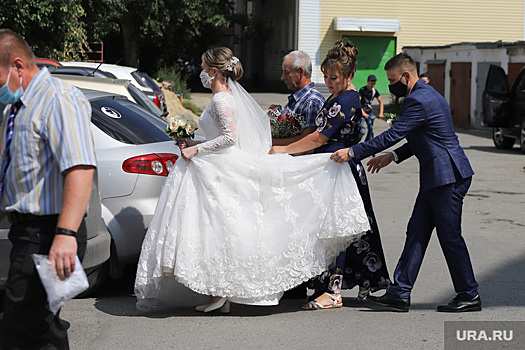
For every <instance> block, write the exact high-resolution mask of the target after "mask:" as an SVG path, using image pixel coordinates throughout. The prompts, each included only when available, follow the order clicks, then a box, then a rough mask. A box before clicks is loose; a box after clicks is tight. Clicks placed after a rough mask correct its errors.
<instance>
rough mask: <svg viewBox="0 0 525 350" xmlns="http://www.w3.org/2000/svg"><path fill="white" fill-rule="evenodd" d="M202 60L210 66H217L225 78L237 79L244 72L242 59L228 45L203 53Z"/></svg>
mask: <svg viewBox="0 0 525 350" xmlns="http://www.w3.org/2000/svg"><path fill="white" fill-rule="evenodd" d="M202 60H203V61H204V63H206V64H207V65H208V67H210V68H216V69H217V70H218V71H219V72H221V74H222V75H223V76H224V78H225V79H228V78H231V79H232V80H233V81H237V80H239V79H240V78H241V77H242V74H243V73H244V71H243V69H242V64H241V61H240V60H239V59H238V58H237V57H235V56H234V55H233V52H232V50H230V49H229V48H227V47H216V48H214V49H209V50H208V51H206V52H205V53H203V54H202Z"/></svg>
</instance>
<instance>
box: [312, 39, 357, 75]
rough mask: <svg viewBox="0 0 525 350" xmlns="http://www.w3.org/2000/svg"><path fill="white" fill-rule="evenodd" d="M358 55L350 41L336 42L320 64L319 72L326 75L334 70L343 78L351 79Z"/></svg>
mask: <svg viewBox="0 0 525 350" xmlns="http://www.w3.org/2000/svg"><path fill="white" fill-rule="evenodd" d="M358 53H359V50H357V47H356V46H355V45H354V44H353V43H352V42H351V41H346V40H339V41H336V42H335V44H334V47H332V48H331V49H330V50H329V51H328V53H327V54H326V58H325V59H324V61H323V63H322V64H321V71H322V72H323V73H325V74H327V73H329V72H330V71H332V70H333V69H336V70H337V71H340V72H341V74H342V75H343V77H345V78H352V77H353V76H354V75H355V71H356V70H357V54H358Z"/></svg>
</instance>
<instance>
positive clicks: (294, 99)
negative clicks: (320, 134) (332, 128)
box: [283, 83, 325, 127]
mask: <svg viewBox="0 0 525 350" xmlns="http://www.w3.org/2000/svg"><path fill="white" fill-rule="evenodd" d="M324 102H325V98H324V96H323V95H321V93H320V92H319V90H317V88H316V87H315V84H314V83H310V84H308V85H306V86H304V87H303V88H301V89H300V90H299V91H296V92H295V93H293V94H292V95H290V96H288V103H287V104H286V106H284V108H283V113H288V112H289V111H291V112H294V113H295V115H302V116H304V118H305V120H306V127H309V126H316V125H315V117H317V114H318V113H319V111H320V110H321V108H323V105H324Z"/></svg>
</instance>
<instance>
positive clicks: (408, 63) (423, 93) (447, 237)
mask: <svg viewBox="0 0 525 350" xmlns="http://www.w3.org/2000/svg"><path fill="white" fill-rule="evenodd" d="M385 71H386V75H387V78H388V81H389V82H390V85H389V90H390V92H391V93H392V94H394V95H395V96H396V97H399V98H401V97H404V100H403V103H402V105H401V114H400V116H399V118H398V119H397V121H396V122H395V123H394V124H393V125H392V127H391V128H390V129H388V130H386V131H384V132H383V133H381V134H380V135H378V136H377V137H375V138H373V139H371V140H369V141H366V142H362V143H359V144H357V145H354V146H351V147H349V148H343V149H340V150H338V151H336V152H334V153H333V154H332V159H333V160H334V161H336V162H339V163H342V162H347V161H349V160H351V159H355V160H361V159H364V158H366V157H368V156H369V155H371V154H375V153H379V152H381V151H383V150H385V149H387V148H389V147H391V146H393V145H395V144H397V143H398V142H400V141H401V140H403V139H406V141H407V142H406V143H405V144H403V145H402V146H401V147H399V148H397V149H395V150H394V151H392V152H390V153H387V154H384V155H381V156H378V157H375V158H372V159H371V160H370V161H369V162H368V163H367V164H368V170H369V171H372V173H374V172H378V171H379V170H381V169H382V168H384V167H385V166H387V165H389V164H390V163H391V162H392V161H395V162H396V163H400V162H402V161H404V160H406V159H408V158H410V157H412V156H414V155H415V156H416V157H417V159H418V160H419V164H420V169H419V193H418V196H417V198H416V203H415V204H414V209H413V211H412V216H411V217H410V221H409V222H408V227H407V232H406V240H405V247H404V248H403V253H402V254H401V257H400V258H399V262H398V264H397V267H396V270H395V271H394V283H393V284H392V285H390V286H389V287H388V289H387V292H386V293H385V294H384V295H382V296H378V297H376V296H369V297H368V300H371V301H373V302H375V303H377V304H380V305H384V306H387V307H390V308H393V309H395V310H398V311H404V312H407V311H408V310H409V308H410V295H411V292H412V289H413V287H414V284H415V282H416V278H417V275H418V273H419V269H420V267H421V263H422V262H423V257H424V255H425V251H426V249H427V246H428V243H429V241H430V237H431V235H432V232H433V231H434V229H436V232H437V236H438V239H439V244H440V245H441V249H442V251H443V255H444V256H445V260H446V262H447V266H448V270H449V272H450V275H451V277H452V283H453V285H454V290H455V292H456V297H454V298H453V299H452V300H451V301H450V302H449V303H448V304H444V305H439V306H438V307H437V310H438V311H441V312H465V311H481V298H480V296H479V293H478V283H477V282H476V279H475V278H474V271H473V269H472V263H471V261H470V256H469V253H468V250H467V245H466V244H465V240H464V239H463V236H462V235H461V214H462V209H463V199H464V198H465V195H466V193H467V191H468V189H469V187H470V184H471V182H472V175H473V174H474V171H473V170H472V167H471V166H470V163H469V160H468V158H467V156H466V155H465V152H464V151H463V148H462V147H461V146H460V144H459V141H458V137H457V135H456V133H455V131H454V125H453V124H452V117H451V115H450V107H449V105H448V102H447V101H446V100H445V98H443V96H441V94H439V93H438V92H437V91H436V90H435V89H434V88H433V87H432V86H430V85H429V84H426V83H425V82H424V81H423V80H421V79H419V78H418V76H417V67H416V63H415V61H414V59H413V58H412V57H410V56H409V55H407V54H405V53H400V54H398V55H396V56H394V57H393V58H391V59H390V60H389V61H388V62H387V63H386V64H385Z"/></svg>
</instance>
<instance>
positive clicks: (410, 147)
mask: <svg viewBox="0 0 525 350" xmlns="http://www.w3.org/2000/svg"><path fill="white" fill-rule="evenodd" d="M404 138H406V140H407V143H406V144H404V145H403V146H401V147H399V148H397V149H396V150H395V152H396V154H397V155H398V157H399V161H398V163H399V162H402V161H403V160H405V159H407V158H409V157H411V156H413V155H415V156H416V157H417V159H418V160H419V182H420V190H421V191H428V190H430V189H433V188H436V187H439V186H443V185H446V184H450V183H454V182H456V181H457V180H458V179H459V178H456V176H460V177H462V178H468V177H470V176H472V175H473V174H474V171H473V170H472V168H471V166H470V163H469V161H468V159H467V156H466V155H465V152H464V151H463V148H461V146H460V145H459V141H458V137H457V136H456V133H455V131H454V126H453V125H452V117H451V115H450V108H449V106H448V103H447V101H446V100H445V98H443V96H441V95H440V94H439V93H438V92H437V91H436V90H434V88H433V87H431V86H430V85H428V84H427V83H425V82H424V81H423V80H421V79H420V80H418V81H417V82H416V84H415V85H414V87H413V88H412V91H411V92H410V94H409V95H408V96H407V97H405V99H404V101H403V103H402V105H401V115H400V116H399V118H398V120H397V121H396V122H395V123H394V124H393V125H392V127H391V128H390V129H388V130H386V131H384V132H383V133H381V134H380V135H378V136H377V137H375V138H373V139H371V140H369V141H367V142H363V143H359V144H357V145H355V146H353V147H352V150H353V151H354V155H355V157H356V158H357V159H358V160H361V159H363V158H366V157H368V156H369V155H372V154H375V153H379V152H380V151H383V150H384V149H386V148H388V147H391V146H392V145H394V144H396V143H398V142H399V141H401V140H402V139H404ZM455 169H456V170H457V171H456V172H455Z"/></svg>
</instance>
